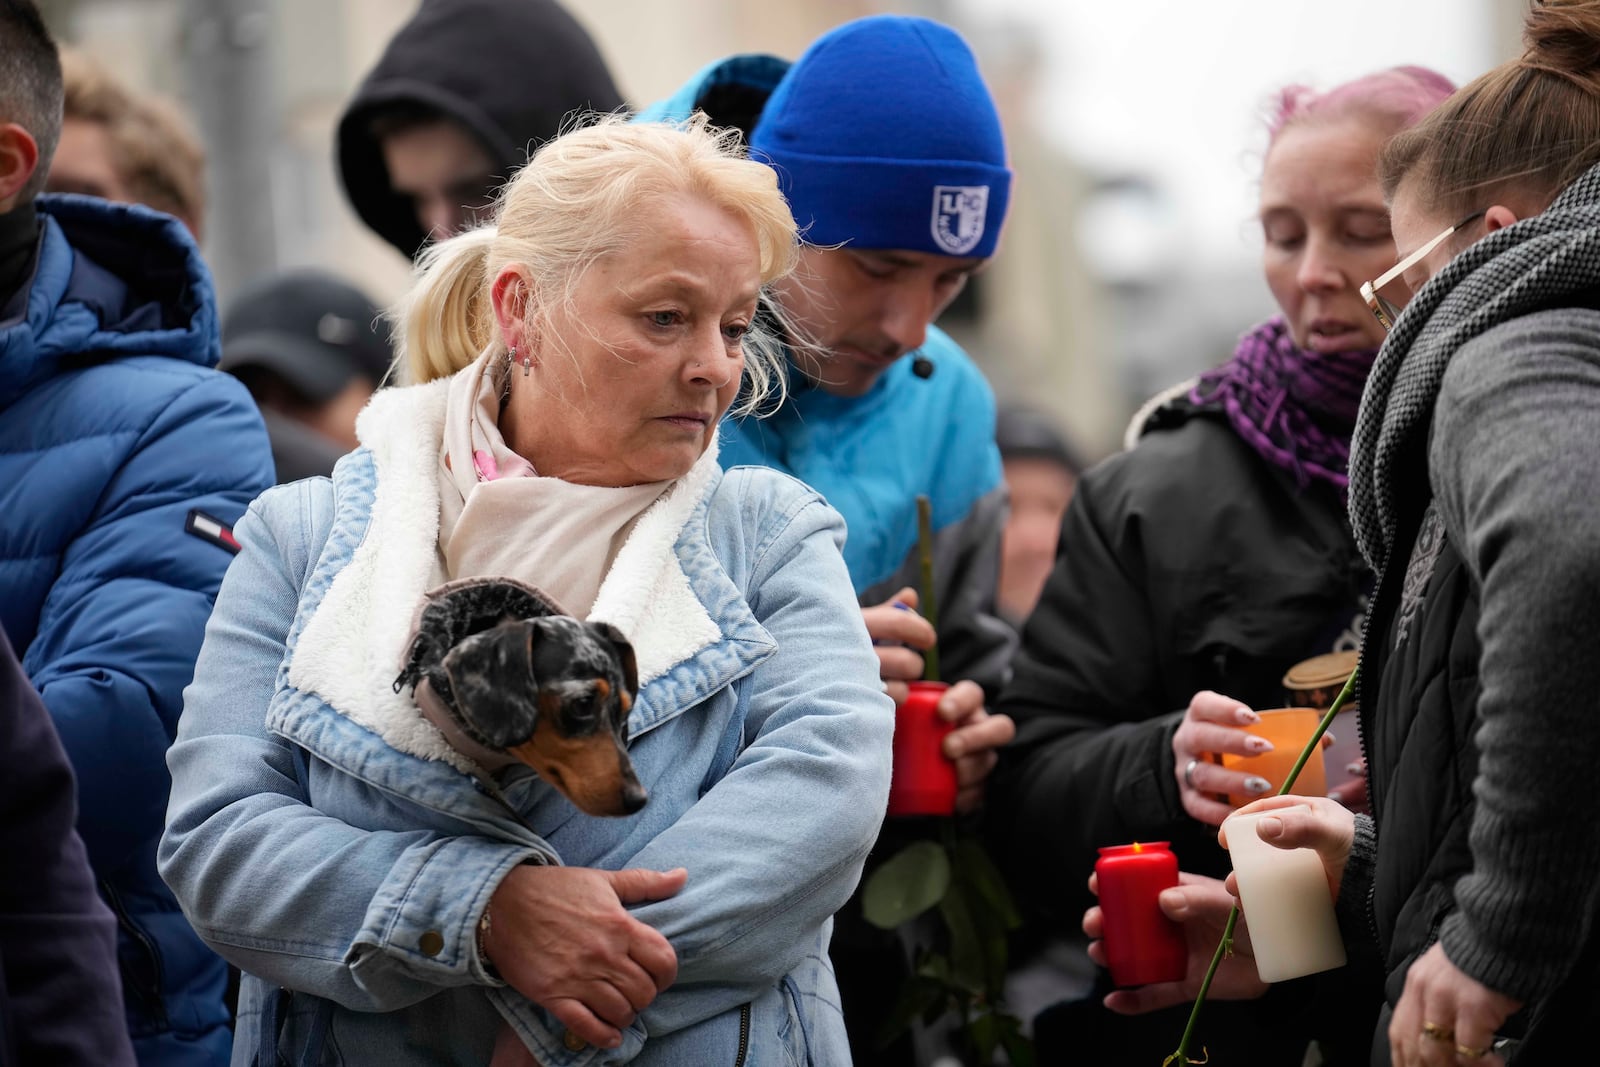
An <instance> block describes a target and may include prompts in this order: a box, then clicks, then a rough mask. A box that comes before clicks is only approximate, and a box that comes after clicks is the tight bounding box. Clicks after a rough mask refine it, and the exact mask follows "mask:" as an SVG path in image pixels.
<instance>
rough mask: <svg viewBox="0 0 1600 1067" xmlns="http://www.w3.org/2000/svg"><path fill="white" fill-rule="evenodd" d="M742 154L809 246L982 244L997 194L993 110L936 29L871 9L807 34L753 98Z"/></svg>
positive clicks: (984, 249)
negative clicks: (770, 174)
mask: <svg viewBox="0 0 1600 1067" xmlns="http://www.w3.org/2000/svg"><path fill="white" fill-rule="evenodd" d="M750 148H751V154H752V155H753V156H754V157H755V158H756V159H759V160H762V161H763V162H767V163H770V164H771V165H772V166H773V167H775V168H776V169H777V171H778V179H779V182H780V184H781V186H782V188H783V193H784V195H785V196H786V197H788V199H789V205H790V207H791V208H792V209H793V211H794V218H795V222H796V223H797V224H798V225H799V226H800V228H801V231H802V233H803V234H804V236H805V238H806V240H807V241H809V242H811V243H812V244H817V245H831V244H837V243H840V242H846V241H847V242H849V243H850V245H851V246H852V247H855V248H893V249H906V250H910V251H917V252H933V253H936V254H938V255H946V256H975V257H984V258H986V257H988V256H991V255H993V254H994V248H995V241H996V240H997V239H998V238H999V236H1000V224H1001V223H1002V222H1003V221H1004V220H1005V215H1006V203H1007V201H1008V200H1009V199H1010V194H1011V171H1010V170H1009V169H1007V167H1006V148H1005V138H1004V135H1003V134H1002V133H1001V129H1000V116H999V114H998V113H997V112H996V110H995V106H994V100H993V99H992V98H991V97H990V95H989V89H988V87H987V86H985V85H984V83H983V79H982V78H980V77H979V76H978V65H977V61H976V60H975V59H974V58H973V55H972V50H971V49H969V48H968V47H967V44H966V42H965V41H963V40H962V39H961V37H960V36H959V35H958V34H957V33H956V32H955V31H954V30H952V29H950V28H949V27H948V26H943V25H941V24H939V23H937V22H933V21H931V20H929V19H924V18H908V17H904V16H899V15H872V16H869V17H867V18H862V19H857V20H855V21H853V22H847V23H845V24H844V25H842V26H839V27H837V28H835V29H833V30H831V31H829V32H828V33H826V34H824V35H823V36H822V37H820V38H818V39H817V40H816V42H815V43H813V44H812V45H811V47H810V48H808V49H806V51H805V54H804V55H802V56H801V57H800V58H799V59H798V60H797V61H796V62H795V64H794V66H792V67H790V68H789V71H788V73H786V74H785V75H784V76H783V80H782V81H780V82H779V83H778V87H777V89H775V90H774V91H773V94H772V98H771V99H770V100H768V101H767V106H766V109H765V110H764V111H763V112H762V114H761V118H760V120H759V122H758V123H757V124H756V128H755V131H754V132H753V133H752V134H751V135H750Z"/></svg>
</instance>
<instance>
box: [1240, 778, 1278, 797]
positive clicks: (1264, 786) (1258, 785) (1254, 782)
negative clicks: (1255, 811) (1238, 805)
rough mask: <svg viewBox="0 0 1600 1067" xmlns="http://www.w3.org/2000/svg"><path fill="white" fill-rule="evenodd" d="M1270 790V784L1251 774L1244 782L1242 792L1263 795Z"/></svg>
mask: <svg viewBox="0 0 1600 1067" xmlns="http://www.w3.org/2000/svg"><path fill="white" fill-rule="evenodd" d="M1271 788H1272V783H1271V782H1269V781H1267V780H1266V779H1265V778H1262V777H1260V776H1259V775H1254V774H1252V775H1251V776H1250V777H1248V778H1246V779H1245V780H1244V791H1245V792H1246V793H1265V792H1266V791H1267V790H1269V789H1271Z"/></svg>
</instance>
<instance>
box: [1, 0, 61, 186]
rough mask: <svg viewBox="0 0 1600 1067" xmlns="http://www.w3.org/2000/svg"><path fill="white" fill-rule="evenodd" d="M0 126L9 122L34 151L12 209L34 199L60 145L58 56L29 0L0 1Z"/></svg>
mask: <svg viewBox="0 0 1600 1067" xmlns="http://www.w3.org/2000/svg"><path fill="white" fill-rule="evenodd" d="M0 56H3V57H4V59H0V122H14V123H16V124H17V125H18V126H21V127H22V128H23V129H25V130H27V131H28V132H29V133H30V134H32V135H33V139H34V141H35V142H36V143H37V144H38V145H39V166H38V167H37V169H35V170H34V172H33V177H31V178H29V179H28V184H27V185H25V186H23V187H22V191H21V195H20V196H19V197H18V203H26V202H27V201H30V200H32V199H33V198H34V197H35V196H37V195H39V190H40V189H43V188H44V180H45V177H46V176H47V175H48V174H49V173H50V160H51V159H52V158H53V157H54V156H55V154H56V143H57V142H58V141H60V140H61V99H62V89H61V55H60V53H59V52H58V51H57V49H56V42H55V40H54V38H52V37H51V36H50V31H49V30H47V29H45V25H44V19H42V18H40V17H39V9H38V8H37V7H35V6H34V5H33V3H32V0H0Z"/></svg>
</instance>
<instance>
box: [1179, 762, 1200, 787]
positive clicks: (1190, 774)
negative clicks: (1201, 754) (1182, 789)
mask: <svg viewBox="0 0 1600 1067" xmlns="http://www.w3.org/2000/svg"><path fill="white" fill-rule="evenodd" d="M1199 764H1200V761H1199V760H1197V759H1192V760H1190V761H1189V762H1188V763H1186V764H1184V766H1183V784H1184V785H1186V786H1188V787H1189V788H1190V789H1194V788H1195V784H1194V769H1195V768H1196V767H1197V766H1199Z"/></svg>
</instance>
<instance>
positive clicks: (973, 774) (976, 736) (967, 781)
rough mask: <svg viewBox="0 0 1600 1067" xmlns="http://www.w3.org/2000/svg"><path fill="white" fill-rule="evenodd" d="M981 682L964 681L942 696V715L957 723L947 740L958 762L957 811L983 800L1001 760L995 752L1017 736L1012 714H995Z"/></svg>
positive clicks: (974, 806) (971, 808)
mask: <svg viewBox="0 0 1600 1067" xmlns="http://www.w3.org/2000/svg"><path fill="white" fill-rule="evenodd" d="M983 699H984V698H983V689H982V687H980V686H979V685H978V683H977V682H972V681H960V682H957V683H955V684H954V685H952V686H951V687H950V688H949V689H947V690H945V693H944V695H943V696H942V697H940V698H939V709H938V710H939V717H940V718H941V719H943V720H944V721H946V722H951V723H955V727H956V728H955V729H954V730H952V731H950V733H949V734H947V735H946V736H945V739H944V754H945V756H946V757H947V758H949V759H951V760H953V761H955V765H956V784H957V787H958V789H959V791H958V792H957V793H956V811H958V812H961V813H962V814H965V813H967V812H970V811H974V810H976V809H977V807H978V805H980V804H981V803H983V783H984V780H985V779H987V778H988V777H989V772H990V771H992V770H994V765H995V763H996V762H998V761H999V758H1000V757H999V756H998V755H997V754H996V753H995V750H996V749H998V748H1004V747H1005V746H1006V745H1009V744H1010V743H1011V739H1012V738H1014V737H1016V736H1017V726H1016V723H1014V722H1012V721H1011V716H1009V715H991V714H989V711H988V709H987V708H985V707H984V704H983Z"/></svg>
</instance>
